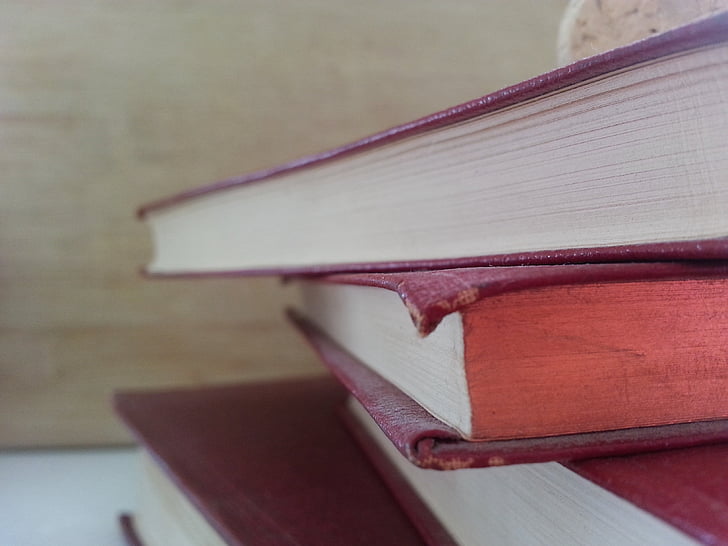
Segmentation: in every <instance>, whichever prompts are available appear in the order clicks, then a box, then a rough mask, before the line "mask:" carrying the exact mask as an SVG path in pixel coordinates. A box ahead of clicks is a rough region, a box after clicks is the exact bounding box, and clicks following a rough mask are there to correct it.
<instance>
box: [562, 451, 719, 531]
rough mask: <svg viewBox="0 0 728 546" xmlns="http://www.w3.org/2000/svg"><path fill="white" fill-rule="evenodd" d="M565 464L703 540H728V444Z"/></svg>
mask: <svg viewBox="0 0 728 546" xmlns="http://www.w3.org/2000/svg"><path fill="white" fill-rule="evenodd" d="M565 464H566V466H567V467H568V468H570V469H571V470H573V471H574V472H576V473H578V474H579V475H581V476H583V477H585V478H588V479H589V480H591V481H593V482H594V483H596V484H598V485H600V486H602V487H604V488H605V489H608V490H610V491H612V492H613V493H615V494H617V495H619V496H620V497H623V498H625V499H626V500H628V501H630V502H631V503H633V504H635V505H637V506H639V507H640V508H642V509H644V510H647V511H648V512H651V513H652V514H654V515H656V516H657V517H659V518H661V519H663V520H665V521H667V522H668V523H671V524H672V525H674V526H675V527H677V528H678V529H680V530H682V531H683V532H685V533H687V534H688V535H690V536H693V537H695V538H697V539H698V540H699V541H700V542H701V543H703V544H713V545H718V544H728V444H714V445H705V446H699V447H692V448H685V449H674V450H667V451H659V452H656V453H642V454H639V455H632V456H627V457H608V458H600V459H590V460H585V461H575V462H570V463H565Z"/></svg>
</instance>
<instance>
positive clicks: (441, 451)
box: [290, 313, 728, 470]
mask: <svg viewBox="0 0 728 546" xmlns="http://www.w3.org/2000/svg"><path fill="white" fill-rule="evenodd" d="M290 317H291V319H292V321H293V322H294V324H295V325H296V326H297V327H298V328H299V330H300V331H301V332H302V334H303V335H304V337H305V338H306V339H307V341H308V342H309V343H310V344H311V346H312V347H313V348H314V350H315V351H316V352H317V353H318V355H319V356H320V357H321V360H322V361H323V362H324V364H326V365H327V366H328V367H329V369H331V371H332V372H333V373H334V375H336V377H337V378H338V379H339V380H340V381H341V382H342V384H343V385H344V386H345V387H346V388H347V389H348V390H349V391H350V392H351V393H352V394H353V395H354V397H356V398H357V400H359V402H361V404H362V405H363V406H364V407H365V408H366V409H367V411H368V412H369V414H370V415H371V416H372V417H373V418H374V420H375V421H376V423H377V424H378V425H379V427H380V428H381V429H382V431H383V432H384V433H385V434H386V435H387V437H388V438H389V439H390V440H391V441H392V443H393V444H394V445H395V447H396V448H397V449H398V450H399V451H400V452H401V453H402V454H403V455H404V456H405V457H406V458H407V459H409V460H410V461H411V462H412V463H414V464H416V465H417V466H420V467H423V468H432V469H438V470H454V469H459V468H476V467H486V466H500V465H506V464H518V463H535V462H546V461H564V460H575V459H585V458H590V457H601V456H610V455H623V454H630V453H635V452H641V451H655V450H660V449H667V448H677V447H686V446H694V445H699V444H703V443H707V442H715V441H720V440H728V420H715V421H706V422H697V423H687V424H677V425H665V426H655V427H642V428H632V429H624V430H615V431H605V432H592V433H582V434H569V435H560V436H550V437H542V438H525V439H515V440H494V441H480V442H472V441H466V440H465V439H464V438H463V437H462V435H461V434H459V433H458V432H457V431H456V430H455V429H453V428H452V427H449V426H447V425H445V424H444V423H442V422H441V421H440V420H438V419H436V418H434V417H433V416H432V415H431V414H430V413H428V412H427V411H425V410H424V409H423V408H422V407H421V406H420V405H419V404H417V403H416V402H415V401H414V400H412V399H411V398H410V397H408V396H407V395H405V394H404V393H403V392H402V391H401V390H399V389H398V388H396V387H395V386H394V385H392V384H391V383H389V382H388V381H386V380H384V379H383V378H382V377H381V376H380V375H378V374H376V373H375V372H373V371H372V370H370V369H369V368H368V367H367V366H365V365H364V364H362V363H361V362H359V361H358V360H357V359H356V358H354V357H352V356H351V354H349V353H347V352H346V351H345V350H344V349H342V348H341V347H340V346H338V345H337V344H336V343H334V342H333V341H332V340H331V339H329V338H328V337H326V335H325V334H324V333H323V332H321V331H320V330H318V329H317V328H316V327H315V326H314V325H312V324H311V323H309V322H307V321H306V319H304V318H303V317H301V316H300V315H296V314H295V313H291V314H290Z"/></svg>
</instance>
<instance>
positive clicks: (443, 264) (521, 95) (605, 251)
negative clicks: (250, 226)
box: [139, 13, 728, 277]
mask: <svg viewBox="0 0 728 546" xmlns="http://www.w3.org/2000/svg"><path fill="white" fill-rule="evenodd" d="M727 35H728V13H719V14H717V15H714V16H711V17H708V18H705V19H702V20H698V21H696V22H693V23H690V24H687V25H685V26H683V27H679V28H677V29H673V30H670V31H667V32H665V33H663V34H659V35H656V36H653V37H650V38H648V39H646V40H642V41H639V42H636V43H634V44H631V45H628V46H624V47H620V48H617V49H614V50H611V51H607V52H605V53H601V54H599V55H596V56H593V57H590V58H586V59H583V60H580V61H577V62H575V63H573V64H571V65H568V66H565V67H561V68H558V69H555V70H553V71H551V72H548V73H546V74H543V75H540V76H537V77H535V78H532V79H530V80H526V81H524V82H521V83H518V84H516V85H514V86H511V87H507V88H505V89H502V90H499V91H496V92H494V93H491V94H489V95H485V96H483V97H479V98H477V99H474V100H472V101H469V102H467V103H464V104H460V105H457V106H453V107H451V108H448V109H446V110H443V111H440V112H436V113H434V114H431V115H429V116H426V117H423V118H421V119H418V120H415V121H412V122H410V123H406V124H403V125H400V126H397V127H393V128H390V129H387V130H385V131H382V132H380V133H377V134H374V135H371V136H367V137H365V138H362V139H361V140H358V141H356V142H352V143H349V144H346V145H343V146H341V147H339V148H335V149H333V150H327V151H324V152H322V153H319V154H314V155H311V156H307V157H303V158H301V159H298V160H295V161H291V162H290V163H286V164H283V165H280V166H276V167H273V168H270V169H265V170H261V171H258V172H254V173H251V174H247V175H244V176H240V177H235V178H231V179H228V180H224V181H221V182H218V183H215V184H211V185H207V186H203V187H200V188H195V189H192V190H190V191H186V192H183V193H181V194H178V195H175V196H171V197H169V198H165V199H161V200H159V201H156V202H153V203H149V204H147V205H145V206H143V207H141V208H140V210H139V216H140V217H142V218H143V217H145V216H146V215H147V214H148V213H151V212H154V211H159V210H161V209H164V208H167V207H170V206H173V205H176V204H178V203H180V202H184V201H188V200H192V199H195V198H197V197H200V196H203V195H206V194H210V193H215V192H225V191H227V190H230V189H233V188H238V187H240V186H244V185H248V184H259V183H265V182H266V181H267V180H271V179H274V178H277V177H280V176H282V175H286V174H289V173H292V172H295V171H299V170H303V169H309V168H314V167H317V166H319V165H322V164H325V163H328V162H333V161H337V160H339V159H341V158H343V157H348V156H351V155H355V154H359V153H362V152H366V151H368V150H372V149H375V148H378V147H382V146H386V145H388V144H391V143H394V142H398V141H400V140H404V139H408V138H411V137H413V136H416V135H419V134H422V133H426V132H429V131H434V130H439V129H442V128H445V127H448V126H450V125H453V124H456V123H459V122H462V121H464V120H469V119H473V118H477V117H479V116H483V115H486V114H490V113H493V112H496V111H499V110H503V109H507V108H509V107H512V106H514V105H518V104H522V103H525V102H527V101H530V100H533V99H536V98H539V97H542V96H545V95H549V94H551V93H555V92H558V91H560V90H562V89H565V88H567V87H571V86H575V85H578V84H580V83H583V82H586V81H588V80H591V79H594V78H598V77H600V76H604V75H606V74H609V73H613V72H616V71H619V70H622V69H626V68H629V67H632V66H635V65H639V64H641V63H645V62H649V61H651V60H654V59H657V58H661V57H669V56H671V55H673V54H677V53H680V52H684V51H687V50H691V49H697V48H701V47H705V46H709V45H713V44H716V43H718V42H721V41H724V40H725V37H726V36H727ZM534 229H538V226H537V225H534ZM727 257H728V239H726V238H724V237H716V238H714V239H709V240H689V241H677V242H660V243H653V244H637V243H635V244H630V245H626V246H604V247H598V248H556V249H553V248H546V249H543V250H541V249H539V250H534V251H526V252H516V253H505V254H496V255H480V256H463V257H456V258H452V257H449V258H445V259H438V257H437V256H433V257H432V259H422V260H414V261H407V260H399V259H396V258H394V259H392V260H391V261H386V260H385V261H382V262H379V263H327V264H315V263H314V264H307V265H305V266H286V267H285V268H283V269H281V268H277V267H272V268H270V267H261V268H251V269H245V270H222V271H215V272H203V273H196V272H194V271H192V272H189V273H186V272H179V273H177V272H167V273H150V274H151V275H160V276H183V277H195V276H207V275H222V276H225V275H269V274H281V273H285V274H321V273H331V272H345V271H350V272H351V271H404V270H408V269H442V268H454V267H473V266H482V265H533V264H558V263H590V262H623V261H653V260H663V261H665V260H677V259H681V260H683V259H686V260H693V259H725V258H727Z"/></svg>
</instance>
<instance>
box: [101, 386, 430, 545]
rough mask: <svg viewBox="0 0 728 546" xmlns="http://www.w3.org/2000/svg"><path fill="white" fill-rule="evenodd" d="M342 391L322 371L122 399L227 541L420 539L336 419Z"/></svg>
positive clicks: (134, 425)
mask: <svg viewBox="0 0 728 546" xmlns="http://www.w3.org/2000/svg"><path fill="white" fill-rule="evenodd" d="M345 396H346V392H345V390H344V389H343V388H341V386H340V385H339V384H338V383H337V382H336V381H335V380H334V379H333V378H331V377H322V378H309V379H295V380H286V381H279V382H265V383H251V384H246V385H239V386H221V387H205V388H198V389H189V390H173V391H158V392H155V391H151V392H149V391H147V392H145V391H139V392H126V393H121V394H118V395H117V396H116V398H115V405H116V409H117V411H118V413H119V415H120V416H121V417H122V418H123V420H124V421H125V422H126V424H127V425H128V426H129V428H130V429H131V430H132V432H133V433H134V434H135V436H136V438H137V439H138V441H139V442H140V443H141V444H142V445H143V446H144V447H145V448H146V449H147V450H148V451H149V452H150V453H151V454H152V456H153V457H154V458H155V459H156V460H157V461H158V462H159V464H160V465H161V466H162V468H164V469H165V470H166V471H167V472H168V474H169V476H170V478H171V479H172V480H173V482H174V483H176V485H177V486H178V487H179V488H180V489H181V490H182V491H183V492H184V493H185V495H186V496H187V497H188V498H189V499H190V501H191V502H192V503H193V505H195V506H196V507H197V508H198V509H199V510H200V512H201V514H202V515H203V516H204V517H205V518H206V519H207V521H208V522H209V523H210V524H211V525H212V526H213V528H214V529H215V530H216V531H217V532H218V533H219V534H220V535H221V537H223V538H224V540H226V541H227V543H229V544H231V545H233V544H270V545H281V544H317V545H319V544H332V545H334V544H335V545H340V544H352V545H353V544H362V545H363V544H367V545H369V544H397V545H399V544H422V543H423V542H422V538H421V537H420V535H419V534H418V532H417V530H416V529H415V527H413V526H412V524H411V523H410V521H409V520H408V518H407V516H406V515H405V514H404V513H403V512H402V510H401V509H400V507H399V506H398V504H397V502H396V501H395V500H394V499H393V498H392V496H391V495H390V493H389V491H388V490H387V488H386V486H385V485H384V483H383V482H382V481H381V479H380V478H379V476H378V474H377V473H376V471H375V470H374V469H373V468H372V466H371V464H370V463H369V461H368V460H367V458H366V457H365V456H364V454H363V453H362V452H361V451H360V450H359V449H358V447H357V446H356V444H355V443H354V442H353V441H352V439H351V437H350V435H349V434H348V433H347V431H346V429H345V427H344V426H343V424H342V423H341V421H340V419H339V418H338V416H337V411H338V408H339V406H340V405H341V403H342V402H343V400H344V399H345ZM122 525H123V530H124V532H125V534H126V536H127V538H128V539H129V540H130V541H133V540H139V541H140V542H143V540H144V537H135V536H134V535H135V534H134V530H133V527H132V525H131V520H130V518H129V517H124V518H123V519H122ZM132 543H133V542H132Z"/></svg>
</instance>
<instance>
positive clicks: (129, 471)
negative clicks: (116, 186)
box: [0, 448, 137, 546]
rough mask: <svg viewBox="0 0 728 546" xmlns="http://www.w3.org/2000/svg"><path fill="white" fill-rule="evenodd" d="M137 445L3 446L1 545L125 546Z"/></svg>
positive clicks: (0, 460)
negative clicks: (124, 521)
mask: <svg viewBox="0 0 728 546" xmlns="http://www.w3.org/2000/svg"><path fill="white" fill-rule="evenodd" d="M136 489H137V458H136V451H135V450H134V449H131V448H128V449H94V450H65V451H40V450H39V451H6V452H2V451H0V545H2V546H124V545H125V543H124V541H123V539H122V536H121V533H120V531H119V525H118V516H119V513H120V512H123V511H130V510H133V508H134V506H135V505H136Z"/></svg>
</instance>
